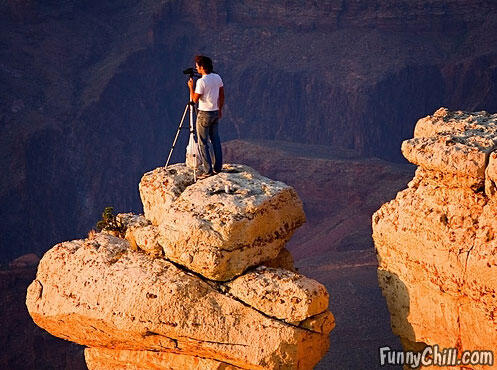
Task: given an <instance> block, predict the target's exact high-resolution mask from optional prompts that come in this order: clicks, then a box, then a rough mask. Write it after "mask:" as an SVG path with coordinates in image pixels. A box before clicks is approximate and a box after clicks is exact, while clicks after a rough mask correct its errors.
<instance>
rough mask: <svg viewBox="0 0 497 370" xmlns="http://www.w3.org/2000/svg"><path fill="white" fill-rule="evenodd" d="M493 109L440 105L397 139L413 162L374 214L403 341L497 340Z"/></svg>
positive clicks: (477, 344)
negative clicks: (411, 172)
mask: <svg viewBox="0 0 497 370" xmlns="http://www.w3.org/2000/svg"><path fill="white" fill-rule="evenodd" d="M496 124H497V115H489V114H488V113H486V112H476V113H468V112H449V111H448V110H447V109H444V108H442V109H439V110H438V111H437V112H435V114H434V115H433V116H428V117H425V118H423V119H421V120H419V121H418V123H417V125H416V129H415V136H416V137H415V138H414V139H410V140H407V141H405V142H404V143H403V145H402V151H403V153H404V155H405V157H406V158H407V159H408V160H409V161H411V162H412V163H415V164H417V165H418V169H417V171H416V174H415V177H414V178H413V180H412V181H411V182H409V184H408V187H407V189H405V190H403V191H401V192H399V193H398V194H397V196H396V198H395V199H393V200H392V201H390V202H388V203H385V204H384V205H383V206H382V207H381V208H380V209H379V210H378V211H377V212H376V213H374V215H373V239H374V242H375V247H376V250H377V252H378V262H379V267H378V279H379V283H380V286H381V288H382V290H383V294H384V296H385V297H386V300H387V303H388V307H389V310H390V313H391V323H392V329H393V331H394V333H395V334H397V335H399V336H400V337H401V339H402V340H403V343H404V345H405V346H406V347H408V349H415V348H416V347H417V346H418V345H419V344H421V345H424V344H430V345H433V344H438V345H440V347H442V348H449V347H457V348H459V349H463V350H464V349H468V350H475V349H486V350H489V349H490V350H494V351H495V350H496V349H497V298H496V290H497V273H496V270H497V239H496V236H497V233H496V232H497V221H496V220H497V216H496V215H497V206H496V199H495V196H494V194H495V190H494V188H495V185H494V179H495V167H494V166H495V163H494V161H495V158H496V157H495V152H494V151H495V150H496V149H497V148H496V145H495V143H496V142H497V126H496Z"/></svg>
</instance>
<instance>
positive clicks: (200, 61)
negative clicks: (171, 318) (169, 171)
mask: <svg viewBox="0 0 497 370" xmlns="http://www.w3.org/2000/svg"><path fill="white" fill-rule="evenodd" d="M195 67H196V69H197V71H198V72H199V73H200V74H201V75H202V77H201V78H199V79H198V80H197V82H196V86H195V89H194V84H195V83H194V81H193V79H192V78H190V80H189V81H188V87H189V89H190V99H191V100H193V101H194V102H195V103H197V102H198V115H197V136H198V141H199V146H200V151H201V153H202V156H203V157H204V158H205V159H206V161H207V165H208V172H207V173H206V174H205V175H204V176H202V177H207V176H210V175H213V174H214V173H218V172H221V169H222V167H223V153H222V150H221V140H220V138H219V132H218V123H219V119H220V118H221V117H222V110H223V105H224V87H223V81H222V80H221V77H220V76H219V75H218V74H216V73H213V72H212V71H213V66H212V60H211V59H210V58H208V57H206V56H203V55H197V56H196V57H195ZM208 139H210V141H211V143H212V148H213V150H214V166H213V165H212V161H211V157H210V154H209V148H208V145H209V144H208Z"/></svg>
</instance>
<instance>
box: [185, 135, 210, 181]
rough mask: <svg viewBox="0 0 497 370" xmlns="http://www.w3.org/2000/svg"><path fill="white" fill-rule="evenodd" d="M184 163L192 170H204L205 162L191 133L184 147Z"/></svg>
mask: <svg viewBox="0 0 497 370" xmlns="http://www.w3.org/2000/svg"><path fill="white" fill-rule="evenodd" d="M185 162H186V165H187V166H188V167H190V168H192V169H194V170H197V171H200V172H206V167H207V165H206V163H205V160H204V158H203V156H202V153H201V152H200V147H199V145H198V143H197V142H196V141H195V137H194V136H193V133H191V134H190V140H189V141H188V146H187V147H186V161H185Z"/></svg>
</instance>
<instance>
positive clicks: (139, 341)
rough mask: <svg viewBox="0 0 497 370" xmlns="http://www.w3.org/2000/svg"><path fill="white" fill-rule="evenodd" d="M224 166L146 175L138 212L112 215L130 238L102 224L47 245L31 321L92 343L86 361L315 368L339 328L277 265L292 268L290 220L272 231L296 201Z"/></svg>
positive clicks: (323, 294) (323, 295)
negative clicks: (197, 173)
mask: <svg viewBox="0 0 497 370" xmlns="http://www.w3.org/2000/svg"><path fill="white" fill-rule="evenodd" d="M225 171H226V172H223V173H221V174H218V175H215V176H212V177H211V178H207V179H204V180H201V181H198V182H196V183H195V182H193V172H192V170H190V169H188V168H187V167H186V166H185V165H173V166H170V167H169V168H168V169H167V170H164V169H157V170H155V171H152V172H150V173H147V174H145V175H144V177H143V180H142V183H141V184H140V190H141V193H142V198H143V200H144V208H145V217H144V216H137V215H131V214H123V215H119V218H120V220H121V221H122V222H123V223H124V224H125V225H126V226H127V231H126V234H125V238H119V237H116V236H113V235H110V234H108V233H104V232H102V233H97V234H94V235H91V237H89V238H88V239H85V240H74V241H70V242H64V243H61V244H58V245H56V246H55V247H53V248H52V249H51V250H49V251H48V252H47V253H46V254H45V255H44V256H43V258H42V260H41V261H40V264H39V267H38V273H37V276H36V279H35V280H34V281H33V283H32V284H31V285H30V286H29V288H28V294H27V300H26V304H27V307H28V310H29V312H30V314H31V316H32V318H33V320H34V321H35V323H37V324H38V325H39V326H41V327H42V328H44V329H46V330H47V331H48V332H50V333H52V334H53V335H55V336H58V337H61V338H64V339H68V340H71V341H74V342H76V343H79V344H82V345H85V346H87V347H90V348H89V349H87V350H86V354H85V357H86V360H87V364H88V366H89V368H90V369H101V368H102V364H106V365H105V368H108V369H109V368H115V369H119V368H122V367H123V364H127V366H138V368H147V369H150V368H151V369H154V368H155V369H160V368H164V367H166V368H167V367H170V368H173V369H180V368H198V369H204V368H212V369H235V368H246V369H265V368H267V369H279V368H288V369H310V368H312V367H313V366H314V365H315V364H316V363H317V362H318V361H319V360H320V358H321V357H322V356H323V355H324V353H325V352H326V351H327V349H328V345H329V340H328V334H329V333H330V331H331V330H332V329H333V327H334V318H333V315H332V314H331V313H330V312H329V311H328V292H327V291H326V288H325V287H324V286H323V285H321V284H320V283H318V282H317V281H315V280H312V279H309V278H306V277H304V276H302V275H300V274H298V273H296V272H294V271H291V270H287V269H284V268H282V267H274V266H275V265H277V264H278V262H281V263H282V264H284V265H285V266H289V267H290V268H293V266H291V262H290V258H288V251H286V250H285V249H283V247H284V243H285V241H286V240H288V238H289V237H290V235H291V233H292V232H293V228H290V229H288V230H287V233H286V234H285V233H284V232H281V231H279V232H280V234H278V235H276V232H278V230H285V224H288V225H294V226H292V227H296V226H295V225H299V224H301V223H302V222H303V221H304V215H303V211H302V208H301V203H300V200H299V199H298V197H297V195H296V193H295V191H294V190H293V189H292V188H290V187H288V186H286V185H285V184H283V183H280V182H274V181H271V180H269V179H267V178H264V177H262V176H260V175H259V174H258V173H257V172H255V171H254V170H252V169H250V168H248V167H246V166H239V165H227V166H225ZM152 184H155V185H152ZM175 184H183V185H182V186H179V187H176V188H175V187H174V186H175ZM227 186H228V187H229V189H230V190H229V191H226V187H227ZM218 188H220V189H221V190H222V193H220V192H219V191H218ZM161 196H162V198H161ZM151 199H153V201H151ZM166 202H168V203H167V205H166ZM197 202H198V203H197ZM198 204H200V205H201V206H202V207H201V208H200V207H199V208H196V207H197V206H198ZM211 204H213V205H215V207H216V208H215V211H212V212H203V210H212V209H214V208H212V207H210V205H211ZM292 208H294V209H293V210H292ZM178 210H181V213H179V211H178ZM172 215H175V217H172ZM268 215H269V216H270V219H269V218H267V217H268ZM176 217H177V218H176ZM220 218H223V221H222V222H221V221H219V219H220ZM261 222H262V223H263V225H264V226H263V227H259V226H256V225H261ZM195 227H196V228H197V229H196V230H197V231H196V234H194V233H193V232H192V229H194V230H195ZM169 233H173V234H174V238H173V237H171V236H170V235H169ZM251 238H252V240H259V242H257V243H253V242H250V240H251ZM188 239H189V240H188ZM274 239H276V240H279V242H278V243H276V244H275V243H273V240H274ZM172 240H174V243H173V242H172ZM242 240H243V243H244V246H245V247H244V248H239V250H238V249H235V248H231V249H230V247H232V246H233V245H238V243H241V241H242ZM219 243H221V244H219ZM173 244H174V245H173ZM275 245H276V246H275ZM151 246H153V247H152V248H151ZM157 246H160V248H161V249H162V250H160V251H158V248H157ZM264 249H267V250H264ZM217 250H219V251H218V252H217ZM232 250H238V252H237V254H235V255H233V254H230V252H231V251H232ZM254 251H255V252H254ZM183 254H188V255H190V256H192V258H191V259H183V258H181V256H182V255H183ZM226 254H227V255H228V257H226ZM178 256H179V257H178ZM265 259H270V260H269V261H268V263H267V264H268V265H270V266H273V267H267V266H263V264H264V260H265ZM218 260H220V261H222V262H221V263H218V262H217V261H218ZM258 265H259V267H257V268H255V269H254V268H252V267H254V266H258ZM198 266H208V267H209V268H205V269H203V268H198ZM233 266H235V267H233ZM219 277H222V278H219ZM225 280H229V281H225Z"/></svg>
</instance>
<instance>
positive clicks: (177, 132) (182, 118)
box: [166, 103, 189, 168]
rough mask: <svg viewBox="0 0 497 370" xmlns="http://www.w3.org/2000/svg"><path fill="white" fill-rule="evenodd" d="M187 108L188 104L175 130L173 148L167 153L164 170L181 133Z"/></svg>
mask: <svg viewBox="0 0 497 370" xmlns="http://www.w3.org/2000/svg"><path fill="white" fill-rule="evenodd" d="M188 107H189V103H188V104H187V105H186V107H185V111H184V112H183V117H181V121H180V123H179V126H178V130H176V136H175V137H174V141H173V146H172V147H171V150H170V151H169V155H168V156H167V161H166V168H167V166H168V165H169V160H170V159H171V155H172V154H173V150H174V146H175V145H176V141H177V140H178V136H179V133H180V131H181V126H183V121H184V120H185V117H186V112H188Z"/></svg>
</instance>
